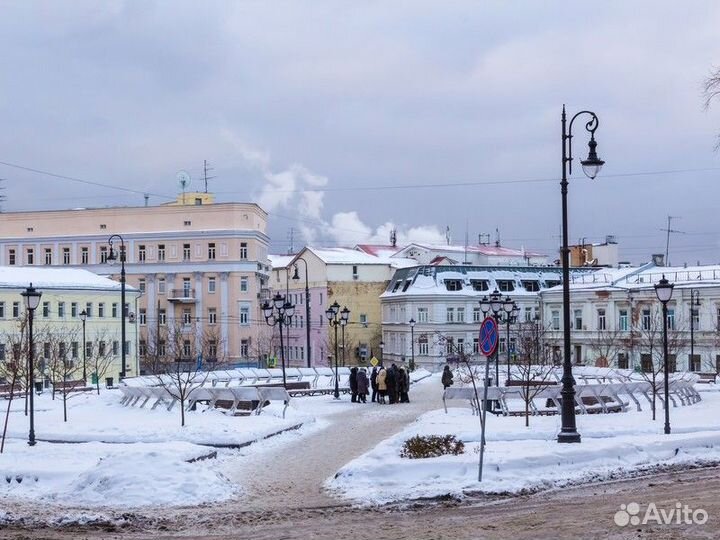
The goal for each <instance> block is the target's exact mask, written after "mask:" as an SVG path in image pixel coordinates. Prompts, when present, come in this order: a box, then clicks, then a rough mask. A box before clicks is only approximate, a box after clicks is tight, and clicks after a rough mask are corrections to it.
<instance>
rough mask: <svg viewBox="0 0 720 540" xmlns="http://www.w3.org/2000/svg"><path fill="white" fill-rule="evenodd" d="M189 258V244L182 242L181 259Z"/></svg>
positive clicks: (187, 259)
mask: <svg viewBox="0 0 720 540" xmlns="http://www.w3.org/2000/svg"><path fill="white" fill-rule="evenodd" d="M189 260H190V244H183V261H189Z"/></svg>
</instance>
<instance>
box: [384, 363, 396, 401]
mask: <svg viewBox="0 0 720 540" xmlns="http://www.w3.org/2000/svg"><path fill="white" fill-rule="evenodd" d="M397 372H398V368H397V366H396V365H395V364H392V365H391V366H390V367H389V368H388V370H387V376H386V377H385V384H386V385H387V395H388V402H389V403H390V405H392V404H393V403H397V379H398V377H397Z"/></svg>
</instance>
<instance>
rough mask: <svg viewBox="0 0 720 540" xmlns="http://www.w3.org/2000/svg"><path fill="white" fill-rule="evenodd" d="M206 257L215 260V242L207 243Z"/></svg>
mask: <svg viewBox="0 0 720 540" xmlns="http://www.w3.org/2000/svg"><path fill="white" fill-rule="evenodd" d="M208 259H209V260H211V261H213V260H215V242H210V243H209V244H208Z"/></svg>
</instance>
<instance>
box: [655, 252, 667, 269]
mask: <svg viewBox="0 0 720 540" xmlns="http://www.w3.org/2000/svg"><path fill="white" fill-rule="evenodd" d="M652 262H653V264H654V265H655V266H665V255H663V254H662V253H653V254H652Z"/></svg>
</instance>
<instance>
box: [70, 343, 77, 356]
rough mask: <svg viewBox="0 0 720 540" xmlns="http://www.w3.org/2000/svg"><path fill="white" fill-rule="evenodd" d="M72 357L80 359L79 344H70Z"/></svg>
mask: <svg viewBox="0 0 720 540" xmlns="http://www.w3.org/2000/svg"><path fill="white" fill-rule="evenodd" d="M70 357H71V358H77V357H78V342H77V341H73V342H72V343H70Z"/></svg>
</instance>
